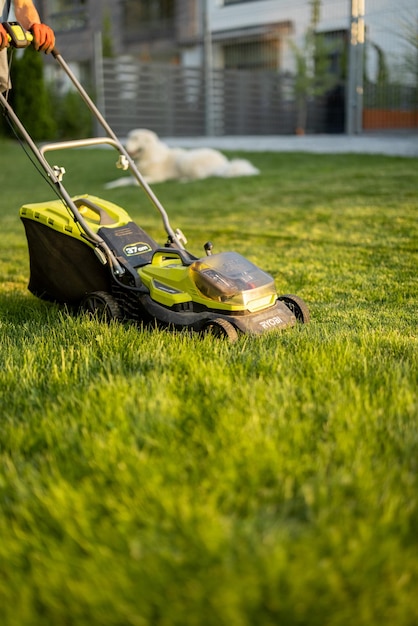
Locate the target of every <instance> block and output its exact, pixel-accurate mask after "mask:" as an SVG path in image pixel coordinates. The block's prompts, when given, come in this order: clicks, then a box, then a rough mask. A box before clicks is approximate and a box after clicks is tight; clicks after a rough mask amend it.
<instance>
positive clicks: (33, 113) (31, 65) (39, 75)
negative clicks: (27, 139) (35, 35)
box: [11, 46, 57, 141]
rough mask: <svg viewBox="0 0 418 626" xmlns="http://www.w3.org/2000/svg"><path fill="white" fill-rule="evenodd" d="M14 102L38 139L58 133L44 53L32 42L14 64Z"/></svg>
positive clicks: (15, 108)
mask: <svg viewBox="0 0 418 626" xmlns="http://www.w3.org/2000/svg"><path fill="white" fill-rule="evenodd" d="M11 76H12V85H13V89H12V91H11V94H12V105H13V108H14V110H15V112H16V114H17V115H18V117H19V118H20V119H21V121H22V123H23V124H24V126H25V128H26V129H27V131H28V132H29V134H30V135H31V137H32V138H33V139H34V140H36V141H37V140H45V139H51V138H54V137H55V136H56V131H57V125H56V122H55V119H54V115H53V107H52V102H51V98H50V95H49V92H48V89H47V88H46V85H45V82H44V72H43V60H42V55H41V54H40V53H39V52H36V51H35V50H34V49H33V48H32V47H31V46H30V47H28V48H26V50H25V51H24V53H23V55H22V56H21V57H20V58H17V56H16V57H15V59H14V62H13V65H12V71H11Z"/></svg>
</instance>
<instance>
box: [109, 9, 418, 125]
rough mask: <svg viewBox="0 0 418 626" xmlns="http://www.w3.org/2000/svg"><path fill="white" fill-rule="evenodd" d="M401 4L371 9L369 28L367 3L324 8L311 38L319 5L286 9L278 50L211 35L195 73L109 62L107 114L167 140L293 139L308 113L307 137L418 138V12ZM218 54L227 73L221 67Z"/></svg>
mask: <svg viewBox="0 0 418 626" xmlns="http://www.w3.org/2000/svg"><path fill="white" fill-rule="evenodd" d="M399 2H400V4H399V3H398V5H397V6H396V7H395V6H394V4H393V3H389V2H387V1H386V0H366V11H365V16H364V25H363V23H362V22H361V18H362V14H361V12H362V9H361V7H362V6H363V5H364V0H350V1H349V0H323V5H322V7H321V16H320V18H319V19H317V21H316V23H315V24H314V26H315V28H314V29H311V31H309V28H310V24H311V26H312V22H311V23H310V17H311V16H312V6H313V4H314V3H313V2H312V0H301V1H300V2H297V3H291V2H290V0H285V1H284V2H283V3H282V4H283V7H282V11H283V15H284V16H285V15H287V14H288V13H289V16H291V18H292V19H289V20H288V21H286V22H283V24H286V26H284V25H283V24H281V26H280V29H279V28H277V29H276V30H277V33H279V34H278V35H277V37H278V38H277V40H275V39H274V38H273V39H272V37H273V35H274V33H273V35H272V32H273V31H271V29H270V30H269V31H268V32H267V31H266V33H265V35H263V36H260V35H259V36H258V42H257V41H256V40H255V39H254V41H251V38H250V39H249V35H248V32H249V30H248V29H246V30H245V29H244V30H245V32H244V34H242V35H240V36H239V37H238V36H237V38H236V39H234V40H233V43H231V40H229V41H226V42H223V41H222V40H219V36H218V39H217V35H216V33H210V34H211V41H210V43H211V48H210V50H209V54H210V60H209V64H208V50H207V49H206V50H205V51H204V52H205V54H202V57H201V58H202V62H201V63H200V64H197V65H195V66H192V67H190V66H187V65H185V64H169V63H161V62H155V61H153V60H152V59H151V60H149V61H146V62H144V61H141V60H139V59H138V58H135V57H134V56H119V57H117V58H105V59H102V60H101V62H100V63H99V64H98V67H99V70H98V71H99V72H100V76H99V77H98V80H97V89H98V91H100V94H99V95H100V96H101V103H102V107H103V108H104V111H105V114H106V117H107V118H108V120H109V122H110V123H111V125H112V126H113V127H114V128H115V130H116V132H117V133H118V134H119V135H121V136H125V135H126V134H127V133H128V132H129V131H130V130H131V129H133V128H138V127H143V128H152V129H153V130H155V131H156V132H157V133H158V134H159V135H163V136H164V135H165V136H184V135H190V136H196V135H204V134H208V135H243V134H244V135H267V134H292V133H295V132H298V131H300V130H301V123H300V117H301V109H302V110H303V117H304V124H303V128H302V132H307V133H324V132H325V133H336V132H345V131H347V130H348V131H349V132H360V131H361V130H362V129H366V130H371V129H379V128H400V127H402V128H417V127H418V43H417V37H418V34H417V33H418V8H416V9H415V12H416V22H415V21H414V20H415V14H414V13H413V12H412V14H411V11H410V7H413V6H415V4H414V2H413V1H411V0H399ZM403 3H404V4H403ZM233 4H238V2H237V3H233ZM241 4H242V5H243V6H244V5H245V4H246V5H249V4H254V3H241ZM319 5H321V3H319ZM403 8H404V9H405V10H403ZM296 9H297V10H296ZM406 9H408V10H407V11H406ZM286 11H288V13H287V12H286ZM292 11H293V13H292V15H290V14H291V12H292ZM356 11H357V13H356ZM289 24H294V26H293V27H290V26H289ZM411 24H412V26H411ZM183 28H186V27H185V26H184V25H183ZM415 29H416V30H415ZM231 32H232V31H231ZM309 32H311V34H312V33H313V35H314V38H313V39H312V38H311V39H309V38H308V37H307V34H308V33H309ZM267 35H268V36H267ZM363 35H364V38H363V39H362V37H363ZM266 42H267V43H266ZM212 44H213V46H214V49H212ZM201 45H202V49H203V48H204V46H205V45H207V33H206V38H205V37H204V33H202V42H201ZM215 48H216V49H215ZM219 51H221V52H222V59H223V62H222V63H219V62H216V61H214V58H215V57H216V58H218V59H219V58H220V52H219ZM272 51H273V53H274V54H271V53H272ZM267 52H269V55H270V56H268V55H267ZM274 55H276V57H275V56H274ZM309 55H311V56H310V57H309ZM267 57H268V63H267V62H266V63H265V66H263V63H262V62H261V60H263V59H267ZM274 58H277V64H276V65H274V62H273V61H274ZM309 72H310V75H309ZM301 104H302V106H301ZM356 124H357V126H356Z"/></svg>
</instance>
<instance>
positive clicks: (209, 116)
mask: <svg viewBox="0 0 418 626" xmlns="http://www.w3.org/2000/svg"><path fill="white" fill-rule="evenodd" d="M210 1H211V0H202V2H203V11H202V13H203V53H204V61H203V62H204V77H205V132H206V135H207V136H208V137H212V136H213V135H214V121H213V56H212V31H211V28H212V25H211V20H210Z"/></svg>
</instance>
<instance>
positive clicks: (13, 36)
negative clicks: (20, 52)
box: [2, 22, 33, 48]
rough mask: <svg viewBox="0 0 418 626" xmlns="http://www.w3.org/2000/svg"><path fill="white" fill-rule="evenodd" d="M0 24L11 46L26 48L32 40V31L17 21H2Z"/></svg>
mask: <svg viewBox="0 0 418 626" xmlns="http://www.w3.org/2000/svg"><path fill="white" fill-rule="evenodd" d="M2 26H3V28H4V30H5V31H6V33H7V39H8V40H9V44H10V45H11V46H13V48H27V47H28V46H30V44H31V43H32V42H33V35H32V33H31V32H29V31H28V30H25V29H24V28H23V26H22V25H21V24H19V22H2Z"/></svg>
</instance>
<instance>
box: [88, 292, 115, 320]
mask: <svg viewBox="0 0 418 626" xmlns="http://www.w3.org/2000/svg"><path fill="white" fill-rule="evenodd" d="M80 310H81V311H82V312H83V313H87V314H88V315H90V317H94V318H95V319H98V320H99V321H100V322H110V321H111V320H121V319H122V311H121V308H120V306H119V304H118V303H117V302H116V300H115V298H114V297H113V296H111V295H110V293H107V292H106V291H92V292H91V293H88V294H87V295H86V296H84V298H83V300H82V301H81V304H80Z"/></svg>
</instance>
